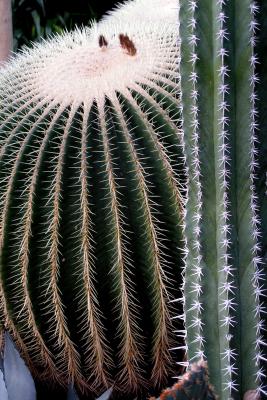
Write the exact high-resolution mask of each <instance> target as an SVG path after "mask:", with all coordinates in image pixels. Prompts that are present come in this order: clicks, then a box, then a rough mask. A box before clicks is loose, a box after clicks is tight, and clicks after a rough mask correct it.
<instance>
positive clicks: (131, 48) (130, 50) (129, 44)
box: [119, 33, 137, 56]
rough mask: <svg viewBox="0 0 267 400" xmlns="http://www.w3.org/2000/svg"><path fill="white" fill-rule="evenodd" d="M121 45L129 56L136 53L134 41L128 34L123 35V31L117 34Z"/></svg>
mask: <svg viewBox="0 0 267 400" xmlns="http://www.w3.org/2000/svg"><path fill="white" fill-rule="evenodd" d="M119 39H120V44H121V47H122V48H123V49H124V50H126V52H127V54H129V56H135V55H136V53H137V50H136V47H135V45H134V42H133V41H132V40H131V39H130V38H129V36H128V35H124V34H123V33H120V34H119Z"/></svg>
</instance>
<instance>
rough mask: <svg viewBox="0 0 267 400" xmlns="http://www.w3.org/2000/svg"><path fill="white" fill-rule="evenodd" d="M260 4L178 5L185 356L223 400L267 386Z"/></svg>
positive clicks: (246, 0)
mask: <svg viewBox="0 0 267 400" xmlns="http://www.w3.org/2000/svg"><path fill="white" fill-rule="evenodd" d="M256 10H257V7H256V5H255V3H254V2H252V1H249V0H242V1H239V0H236V1H227V0H219V1H213V0H204V1H202V2H200V1H187V0H182V1H181V2H180V17H179V20H180V38H181V87H182V109H183V127H184V145H185V146H184V148H185V154H186V164H187V169H188V201H187V205H186V217H185V225H186V226H185V235H186V241H187V252H188V255H187V258H186V271H185V282H184V294H185V299H184V302H185V324H186V331H187V333H186V335H187V345H188V358H189V361H192V360H196V359H198V358H202V357H203V356H204V357H206V359H207V361H208V365H209V369H210V373H211V382H212V384H214V385H215V388H216V391H217V393H218V394H219V398H220V399H222V400H223V399H230V398H234V399H241V398H243V396H244V394H245V393H246V392H247V391H248V390H255V389H257V390H259V391H260V390H262V391H263V387H262V385H261V378H262V376H264V373H263V370H262V369H261V366H260V363H261V359H262V349H261V345H262V336H261V328H262V322H263V321H262V316H261V311H263V309H262V308H261V305H260V304H261V295H262V290H261V286H262V283H261V272H260V262H261V260H260V257H259V250H260V246H259V218H258V215H257V198H256V190H255V174H256V165H257V163H256V159H255V157H256V134H255V129H256V107H255V102H256V94H255V84H256V80H257V78H256V75H255V63H256V57H255V52H254V45H255V29H256V22H255V13H256Z"/></svg>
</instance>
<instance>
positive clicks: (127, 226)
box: [0, 27, 183, 395]
mask: <svg viewBox="0 0 267 400" xmlns="http://www.w3.org/2000/svg"><path fill="white" fill-rule="evenodd" d="M119 29H123V28H122V27H120V28H119ZM127 29H128V30H129V29H130V27H128V28H127ZM144 29H146V28H144ZM118 32H120V31H118ZM151 32H153V29H152V28H151V29H150V30H149V35H150V36H148V37H147V40H145V41H144V43H145V46H147V47H148V50H147V53H145V54H147V56H148V57H151V55H152V56H153V57H154V56H155V57H158V59H157V60H158V61H156V63H155V65H154V66H153V64H152V63H151V76H148V75H147V76H145V77H142V73H141V72H142V71H141V72H140V71H139V74H138V75H137V78H136V80H135V81H134V82H133V81H131V82H130V83H129V87H125V88H124V89H123V90H120V89H118V90H117V85H118V87H119V88H120V82H119V81H115V82H113V81H112V82H106V86H107V87H108V90H109V88H110V86H111V90H109V92H108V95H107V96H105V91H104V92H102V93H100V94H99V97H97V96H98V95H96V97H95V98H90V95H91V94H90V90H89V91H87V92H86V96H85V98H83V97H82V95H81V94H80V92H76V94H75V95H73V90H76V86H78V87H81V90H83V86H84V85H86V84H88V85H89V86H90V82H91V81H90V79H91V76H90V75H89V76H88V77H87V75H86V77H84V75H83V76H82V77H81V79H84V81H82V82H83V85H82V86H81V85H80V79H78V80H77V82H76V83H75V82H73V80H72V79H74V78H75V77H76V75H77V74H79V73H80V69H79V68H80V66H79V65H78V67H77V68H76V64H75V61H76V59H77V52H80V53H82V56H83V59H84V57H85V58H86V57H87V56H86V51H87V47H86V46H87V45H88V43H89V45H88V46H91V44H90V43H91V40H93V45H92V46H93V49H94V50H93V51H94V52H95V53H93V56H95V54H96V57H100V59H104V60H106V59H107V58H108V62H111V67H112V68H113V70H114V74H115V75H116V74H117V76H118V75H119V74H118V73H116V71H117V65H115V64H114V62H113V58H114V57H113V53H114V52H115V53H116V54H117V55H118V57H120V58H121V59H122V61H123V62H125V63H126V64H127V63H128V64H129V70H130V73H132V69H131V68H136V64H137V63H138V60H139V58H140V57H141V56H140V55H139V54H140V53H142V48H141V47H139V45H138V43H139V42H138V40H139V41H140V43H141V40H143V37H144V38H145V37H146V36H145V35H146V30H144V32H143V33H142V34H141V35H140V37H141V38H140V37H139V36H138V33H136V32H134V33H132V35H133V38H134V39H133V40H134V44H135V46H136V54H135V53H134V51H132V50H131V49H130V50H131V52H130V50H129V47H130V46H132V48H133V43H131V42H129V38H128V39H127V38H125V37H122V38H120V40H121V42H122V41H123V40H124V44H125V46H124V48H122V47H121V45H122V43H120V42H119V39H118V37H117V36H116V35H114V34H113V32H111V33H110V36H108V33H109V32H107V33H106V39H105V41H104V40H103V38H100V40H98V37H96V40H95V41H94V39H92V37H91V31H90V32H89V34H88V32H87V31H86V30H85V31H84V32H78V31H77V32H74V33H73V34H66V35H65V37H63V38H55V39H51V41H50V42H47V43H44V44H41V45H38V46H37V47H36V48H34V49H33V50H27V51H26V53H25V54H22V55H21V56H19V57H18V59H17V60H16V59H15V60H13V61H12V62H11V64H10V65H7V66H6V68H5V69H3V70H1V76H0V82H1V83H0V147H1V149H0V181H1V186H0V193H1V195H0V198H1V202H0V227H1V234H0V257H1V262H0V286H1V321H2V324H3V325H4V327H5V328H6V329H7V330H8V331H9V332H10V333H11V335H12V336H13V338H14V339H15V342H16V344H17V346H18V348H19V349H20V351H21V353H22V355H23V358H24V360H25V361H26V362H27V364H28V365H29V366H30V368H31V370H32V371H33V373H34V374H35V375H37V376H38V379H44V380H45V379H46V380H48V381H53V380H54V381H56V382H61V383H62V384H65V385H67V384H68V383H73V384H74V385H75V387H76V388H77V389H78V390H79V391H80V392H83V391H86V392H88V393H89V392H92V393H97V394H100V393H102V392H103V391H104V390H105V388H109V387H110V386H112V385H115V389H116V390H117V391H119V392H120V391H121V392H122V393H124V395H126V394H128V395H130V394H131V393H137V392H140V391H141V392H142V391H144V390H146V388H147V387H150V388H151V387H161V386H162V385H163V384H164V383H166V381H167V380H168V377H169V376H172V373H173V370H175V369H177V368H176V364H175V362H176V361H177V353H176V352H175V351H171V350H170V349H171V348H173V347H175V344H177V338H176V335H175V333H174V330H175V329H177V323H176V321H177V320H176V319H173V318H172V317H174V316H176V315H177V309H176V310H175V311H174V309H173V306H172V303H171V300H172V299H175V298H177V297H180V295H181V293H180V285H181V269H182V265H183V261H182V259H183V254H182V251H181V250H180V249H181V248H182V247H183V242H182V228H181V226H182V220H183V215H182V209H183V200H182V196H181V190H180V189H181V188H180V183H179V182H180V178H181V170H182V167H183V156H182V152H181V144H180V128H179V125H180V122H179V112H178V111H179V110H178V104H179V98H178V91H177V84H178V71H177V63H176V60H177V54H178V47H177V40H176V37H175V34H174V33H173V34H172V33H169V34H168V35H167V36H166V38H165V36H161V34H159V36H158V38H156V37H155V38H153V35H152V36H151ZM162 32H163V31H162ZM164 32H166V30H165V29H164ZM100 33H101V32H100ZM123 33H124V31H123ZM125 33H127V32H125ZM129 35H130V38H132V36H131V31H130V33H129ZM142 35H143V36H142ZM164 35H165V33H164ZM154 39H155V44H158V46H161V47H160V48H161V51H158V52H157V53H156V54H154V55H153V53H151V50H150V49H149V46H150V41H152V40H154ZM127 40H128V42H127ZM112 41H113V42H114V43H112ZM105 42H109V43H108V44H107V45H106V44H105ZM110 43H112V45H110V47H109V44H110ZM164 43H165V44H164ZM127 46H128V47H127ZM103 47H104V48H103ZM73 49H74V50H73ZM84 49H85V50H86V51H85V50H84ZM164 49H165V50H164ZM50 50H51V51H50ZM88 51H89V50H88ZM164 51H165V52H166V55H164ZM72 52H74V56H72V54H73V53H72ZM109 52H111V56H109V54H110V53H109ZM65 53H66V54H67V57H66V58H64V57H65ZM62 54H63V55H62ZM84 54H85V56H84ZM54 57H63V59H64V60H65V61H64V63H61V64H60V63H59V64H57V62H56V61H54ZM109 57H110V59H109ZM70 59H71V61H70ZM91 59H92V56H91V55H90V56H88V60H87V59H86V63H84V64H83V65H82V67H81V69H82V68H83V67H84V70H83V73H84V74H86V73H87V72H86V71H87V68H88V63H90V62H91ZM66 60H67V61H66ZM78 61H79V58H78ZM141 61H142V60H141ZM66 62H67V65H66ZM128 64H127V65H128ZM119 67H120V66H118V68H119ZM49 68H50V72H49V73H47V70H48V69H49ZM57 68H59V70H58V69H57ZM153 68H154V70H153ZM54 69H55V71H54ZM51 70H52V71H54V72H55V73H54V75H53V73H51ZM70 71H71V73H70ZM84 71H85V72H84ZM90 71H93V72H92V74H95V75H96V76H97V79H98V75H97V74H98V72H97V71H96V70H95V69H93V66H91V70H90ZM108 72H109V70H108ZM61 73H62V74H63V76H66V74H67V76H68V74H70V78H69V80H66V83H65V82H63V84H62V75H61ZM124 73H125V72H124ZM126 73H127V71H126ZM42 74H44V76H45V77H46V80H44V81H43V82H40V76H41V75H42ZM71 74H72V75H71ZM104 74H105V72H103V76H101V74H100V77H99V80H98V81H97V83H98V85H99V87H101V88H102V87H103V85H104V84H105V75H104ZM95 75H94V78H95ZM51 76H52V78H51ZM78 77H79V76H78ZM119 77H120V79H123V78H124V76H123V75H121V76H119ZM49 79H52V80H54V79H55V83H54V85H52V86H49V85H48V83H47V82H48V81H49ZM88 82H89V83H88ZM103 82H104V83H103ZM108 84H109V85H110V86H108ZM47 85H48V86H49V87H48V89H47ZM58 85H59V89H58ZM75 85H76V86H75ZM79 85H80V86H79ZM54 87H55V88H56V89H57V90H56V91H55V90H54ZM62 88H63V89H62ZM50 89H51V91H53V93H52V94H51V93H50ZM44 90H45V91H46V90H47V92H46V94H44ZM61 90H63V94H62V93H61ZM64 90H65V91H66V93H65V92H64ZM58 96H59V97H58ZM75 96H76V97H75ZM91 97H92V96H91ZM88 98H89V99H88Z"/></svg>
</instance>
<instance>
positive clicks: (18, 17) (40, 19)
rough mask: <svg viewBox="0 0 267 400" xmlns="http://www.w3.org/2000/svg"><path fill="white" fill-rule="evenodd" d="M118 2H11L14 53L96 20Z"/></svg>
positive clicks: (70, 0) (75, 0) (112, 0)
mask: <svg viewBox="0 0 267 400" xmlns="http://www.w3.org/2000/svg"><path fill="white" fill-rule="evenodd" d="M118 3H120V1H115V0H105V1H100V0H65V1H64V2H60V1H57V0H12V5H13V26H14V51H16V50H17V49H19V48H21V47H22V46H24V45H30V43H31V42H32V41H36V40H40V38H41V37H44V38H46V37H48V36H49V35H51V34H52V33H61V32H63V31H64V30H70V29H73V28H74V27H75V26H76V25H78V26H82V25H87V24H88V22H89V21H90V20H92V19H96V20H98V19H99V18H100V17H101V16H102V15H103V14H104V13H105V12H106V11H108V10H110V9H112V8H113V7H114V6H115V5H116V4H118Z"/></svg>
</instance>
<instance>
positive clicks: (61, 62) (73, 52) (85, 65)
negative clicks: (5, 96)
mask: <svg viewBox="0 0 267 400" xmlns="http://www.w3.org/2000/svg"><path fill="white" fill-rule="evenodd" d="M157 2H158V3H160V2H159V1H157ZM135 3H138V5H139V6H140V7H141V5H142V4H143V3H144V1H141V0H139V1H137V2H132V3H130V4H129V6H128V7H130V6H131V7H130V9H129V12H130V10H131V9H132V8H133V7H134V6H135ZM168 3H173V1H168ZM128 7H127V6H126V5H125V6H123V7H122V9H121V10H120V12H119V11H118V18H116V19H115V18H114V19H113V18H109V20H107V21H106V22H102V23H100V24H93V25H92V26H91V27H90V28H85V29H83V30H78V29H77V30H75V31H73V32H71V33H65V34H64V35H62V36H56V37H54V38H52V39H50V40H48V41H46V42H45V43H41V44H39V45H36V46H35V47H34V48H33V49H30V50H25V51H24V53H23V54H21V55H19V56H18V57H17V58H15V59H14V60H13V61H12V62H11V63H10V64H9V65H8V66H7V67H6V68H5V70H2V78H3V81H5V77H6V79H8V80H9V77H10V76H12V77H13V79H12V82H13V81H14V82H15V83H14V84H13V83H12V82H11V84H12V86H13V90H14V92H16V93H17V96H18V97H20V96H21V95H22V93H21V91H22V90H23V91H24V92H25V91H28V92H31V93H32V95H33V96H34V97H36V98H37V99H40V98H41V99H47V101H48V102H51V101H54V102H56V103H63V104H65V103H66V104H70V103H73V102H77V103H82V102H87V103H88V102H89V103H92V102H93V101H94V100H97V101H101V99H103V98H104V97H105V96H107V97H112V96H113V94H114V93H115V92H120V93H123V92H124V91H125V90H126V89H134V88H135V86H136V84H139V85H140V84H141V85H142V84H147V83H149V82H151V81H152V82H154V81H157V80H158V78H159V75H161V81H162V80H164V79H165V78H164V79H163V78H162V77H167V78H166V79H167V80H168V77H170V75H172V76H174V75H175V71H177V55H178V46H177V28H176V27H175V26H174V25H173V24H171V23H170V18H167V19H166V22H165V23H156V24H155V23H152V22H149V23H148V22H143V23H142V22H138V21H137V22H136V21H135V19H134V20H133V21H132V22H131V23H129V22H127V21H126V20H124V18H121V17H120V14H121V12H122V11H123V10H124V11H125V12H127V13H128V11H127V10H128ZM140 7H138V10H139V9H140ZM136 11H137V9H136ZM114 15H115V14H114ZM123 15H124V13H123ZM111 20H112V23H111ZM16 76H17V77H18V76H19V79H18V80H16V79H14V78H15V77H16ZM22 80H23V85H22V86H21V85H20V83H21V81H22ZM166 83H167V84H168V82H167V81H166ZM3 85H5V83H4V82H3ZM8 85H10V82H8ZM18 86H20V87H21V89H20V88H19V87H18ZM161 86H162V85H161ZM22 87H23V89H22Z"/></svg>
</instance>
